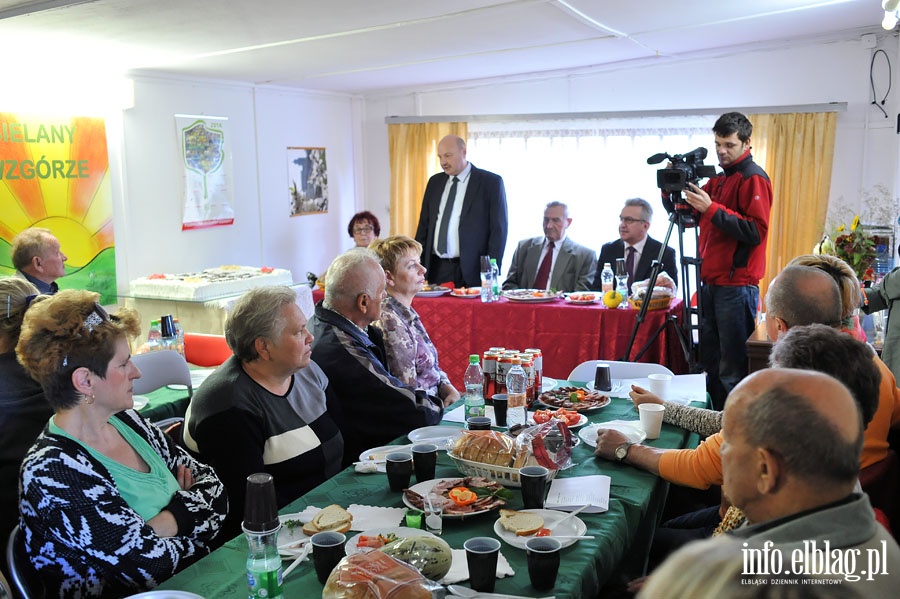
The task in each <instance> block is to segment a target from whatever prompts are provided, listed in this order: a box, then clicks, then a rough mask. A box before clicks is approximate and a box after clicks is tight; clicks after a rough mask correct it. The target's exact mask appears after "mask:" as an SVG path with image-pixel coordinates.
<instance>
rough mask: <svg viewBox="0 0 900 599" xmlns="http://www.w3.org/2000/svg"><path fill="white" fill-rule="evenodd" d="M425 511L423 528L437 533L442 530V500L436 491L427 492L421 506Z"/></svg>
mask: <svg viewBox="0 0 900 599" xmlns="http://www.w3.org/2000/svg"><path fill="white" fill-rule="evenodd" d="M422 510H423V511H424V512H425V530H426V531H428V532H430V533H431V534H434V535H438V536H440V534H441V533H442V532H444V500H443V498H442V497H441V496H440V495H437V494H436V493H429V494H428V497H427V498H426V500H425V505H423V506H422Z"/></svg>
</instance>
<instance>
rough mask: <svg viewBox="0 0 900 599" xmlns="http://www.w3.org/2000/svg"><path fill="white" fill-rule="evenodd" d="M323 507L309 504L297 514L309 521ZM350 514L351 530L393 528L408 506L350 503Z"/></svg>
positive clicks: (302, 520)
mask: <svg viewBox="0 0 900 599" xmlns="http://www.w3.org/2000/svg"><path fill="white" fill-rule="evenodd" d="M321 509H322V508H319V507H315V506H312V505H310V506H308V507H307V508H306V509H305V510H303V511H302V512H300V513H299V514H297V518H298V519H299V520H300V521H301V522H309V521H310V520H312V519H313V518H315V516H316V514H318V513H319V511H320V510H321ZM347 511H348V512H350V515H352V516H353V522H352V523H351V524H350V530H358V531H365V530H373V529H375V528H393V527H395V526H399V525H400V522H402V521H403V517H404V516H406V508H400V507H380V506H374V505H359V504H356V503H353V504H350V507H348V508H347Z"/></svg>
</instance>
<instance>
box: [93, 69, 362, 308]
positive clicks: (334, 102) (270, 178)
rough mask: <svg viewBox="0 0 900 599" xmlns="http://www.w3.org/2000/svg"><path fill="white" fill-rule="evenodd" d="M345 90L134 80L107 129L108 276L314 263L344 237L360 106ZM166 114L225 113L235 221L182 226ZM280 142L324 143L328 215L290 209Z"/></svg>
mask: <svg viewBox="0 0 900 599" xmlns="http://www.w3.org/2000/svg"><path fill="white" fill-rule="evenodd" d="M354 103H355V101H354V100H353V99H352V98H350V97H349V96H342V95H325V94H319V93H307V92H303V91H294V90H290V91H286V90H283V89H271V88H269V89H267V88H255V87H252V86H248V85H240V84H230V83H222V82H201V81H186V80H178V79H164V78H160V79H155V78H139V79H137V80H136V81H135V106H134V108H132V109H129V110H127V111H125V112H124V114H123V121H122V132H121V137H120V138H119V139H115V136H113V135H111V136H110V137H111V140H110V146H111V151H110V154H111V160H112V161H113V162H114V163H115V164H116V165H117V166H118V167H120V169H117V168H116V167H114V168H113V171H114V180H113V190H114V191H113V196H114V202H115V204H114V205H115V208H114V212H115V221H116V222H115V227H116V229H115V231H116V246H117V261H118V264H117V268H118V284H119V289H120V291H125V290H126V289H127V286H128V281H129V280H131V279H133V278H136V277H139V276H145V275H148V274H150V273H154V272H185V271H190V270H196V269H202V268H208V267H213V266H219V265H222V264H245V265H268V266H276V267H280V268H288V269H290V270H291V272H292V273H293V274H294V280H295V281H304V280H305V278H306V272H307V271H313V272H315V273H317V274H318V273H321V272H324V270H325V268H326V267H327V266H328V264H329V262H330V261H331V259H332V258H333V257H334V256H335V255H336V254H338V253H340V252H341V251H343V250H344V249H346V248H347V247H349V246H350V245H352V242H351V240H350V239H349V238H348V237H347V233H346V223H347V222H348V221H349V220H350V217H351V216H352V215H353V213H354V212H355V211H356V197H355V196H356V188H357V181H356V179H357V174H356V167H355V160H354V155H355V154H357V153H358V152H359V150H358V149H357V148H358V147H359V142H358V139H359V133H358V131H357V130H356V125H355V124H358V123H359V121H360V119H359V117H358V116H357V117H354V114H355V113H356V112H358V109H357V108H356V107H355V105H354ZM175 114H195V115H205V116H217V117H227V118H228V134H229V139H228V141H227V143H228V145H229V147H230V150H231V159H232V168H233V176H232V185H233V207H234V213H235V219H234V225H232V226H228V227H214V228H210V229H200V230H193V231H182V230H181V216H182V209H181V198H180V197H179V179H178V176H179V148H178V138H177V136H176V132H175V122H174V115H175ZM288 146H301V147H306V146H313V147H325V148H326V150H327V153H326V158H327V161H328V177H329V210H328V213H327V214H320V215H308V216H298V217H293V218H290V216H289V215H290V205H289V195H288V180H287V179H288V176H287V160H286V153H285V148H287V147H288Z"/></svg>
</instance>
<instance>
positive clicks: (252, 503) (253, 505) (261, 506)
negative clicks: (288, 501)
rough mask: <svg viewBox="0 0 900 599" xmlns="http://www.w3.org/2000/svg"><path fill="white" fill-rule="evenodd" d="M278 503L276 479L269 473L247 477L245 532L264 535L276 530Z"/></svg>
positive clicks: (259, 473) (277, 524)
mask: <svg viewBox="0 0 900 599" xmlns="http://www.w3.org/2000/svg"><path fill="white" fill-rule="evenodd" d="M280 524H281V523H280V522H279V520H278V503H277V501H276V500H275V479H273V478H272V475H271V474H269V473H268V472H257V473H256V474H251V475H250V476H248V477H247V491H246V495H245V498H244V521H243V523H242V525H243V527H244V530H246V531H248V532H255V533H264V532H271V531H273V530H276V529H277V528H278V527H279V526H280Z"/></svg>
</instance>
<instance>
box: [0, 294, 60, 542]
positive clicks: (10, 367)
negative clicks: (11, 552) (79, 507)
mask: <svg viewBox="0 0 900 599" xmlns="http://www.w3.org/2000/svg"><path fill="white" fill-rule="evenodd" d="M37 294H38V290H37V287H35V286H34V285H32V284H31V283H29V282H28V281H26V280H25V279H21V278H19V277H8V278H5V279H0V540H2V541H5V540H6V539H7V538H9V532H10V531H11V530H12V529H13V527H14V526H15V525H16V522H17V520H18V513H19V510H18V508H17V507H16V505H17V503H18V500H19V494H18V488H19V484H18V480H19V466H21V465H22V458H23V457H25V452H27V451H28V448H29V447H31V445H32V444H33V443H34V440H35V439H36V438H37V436H38V434H40V432H41V429H43V428H44V425H45V424H46V423H47V419H48V418H50V416H51V415H52V414H53V410H51V409H50V405H49V404H48V403H47V401H46V400H45V399H44V392H43V390H42V389H41V386H40V385H39V384H38V383H37V382H36V381H35V380H34V379H32V378H31V377H30V376H28V373H27V372H25V369H23V368H22V365H21V364H19V362H18V361H17V360H16V352H15V349H16V343H17V342H18V341H19V331H20V330H21V329H22V319H23V318H24V317H25V310H26V309H27V308H28V304H29V303H30V302H31V300H33V299H34V298H35V297H36V296H37Z"/></svg>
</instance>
